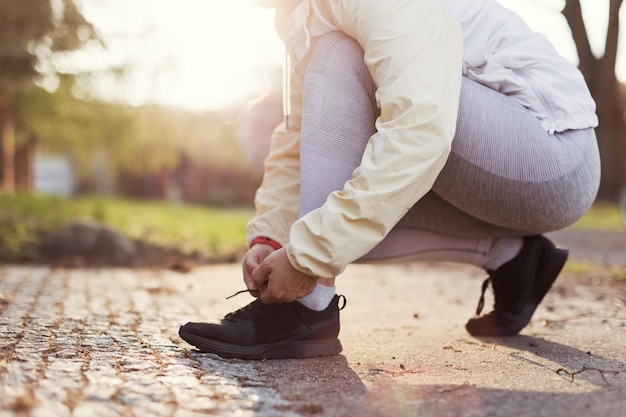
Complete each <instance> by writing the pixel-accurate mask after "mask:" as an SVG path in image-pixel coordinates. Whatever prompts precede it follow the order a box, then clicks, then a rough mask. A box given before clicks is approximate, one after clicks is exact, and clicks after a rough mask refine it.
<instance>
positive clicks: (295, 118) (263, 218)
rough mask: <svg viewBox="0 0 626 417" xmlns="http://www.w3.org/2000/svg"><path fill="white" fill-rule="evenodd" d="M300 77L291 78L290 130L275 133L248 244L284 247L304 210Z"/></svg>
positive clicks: (248, 226)
mask: <svg viewBox="0 0 626 417" xmlns="http://www.w3.org/2000/svg"><path fill="white" fill-rule="evenodd" d="M301 97H302V88H301V82H300V77H299V76H298V75H297V74H295V73H294V74H293V75H292V76H291V85H290V99H291V115H290V122H289V126H287V124H286V123H284V122H283V123H281V124H280V125H279V126H278V127H277V128H276V129H275V130H274V132H273V133H272V137H271V142H270V150H269V155H268V157H267V158H266V159H265V163H264V171H263V181H262V183H261V186H260V187H259V189H258V190H257V192H256V196H255V200H254V204H255V207H256V213H255V216H254V218H253V219H252V220H251V221H250V222H249V223H248V225H247V239H248V243H250V241H251V240H252V239H254V238H255V237H258V236H266V237H269V238H271V239H273V240H275V241H276V242H278V243H280V244H281V245H283V246H284V245H286V244H287V242H288V241H289V230H290V228H291V225H292V224H293V222H294V221H295V220H296V219H297V218H298V211H299V209H300V124H301V117H302V116H301V115H302V105H301V101H302V100H301Z"/></svg>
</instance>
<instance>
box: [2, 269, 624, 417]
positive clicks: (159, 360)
mask: <svg viewBox="0 0 626 417" xmlns="http://www.w3.org/2000/svg"><path fill="white" fill-rule="evenodd" d="M482 278H483V276H482V273H481V272H480V271H479V270H477V269H475V268H472V267H465V266H457V265H449V264H415V265H389V266H366V265H350V266H349V267H348V269H347V271H346V273H345V274H344V275H342V276H341V277H340V280H339V283H338V289H339V292H340V293H343V294H345V295H346V297H347V300H348V304H347V306H346V308H345V309H344V310H343V311H342V332H341V335H340V338H341V340H342V343H343V345H344V352H343V353H342V354H341V355H338V356H336V357H332V358H317V359H309V360H282V361H242V360H227V359H222V358H219V357H217V356H214V355H206V354H201V353H199V352H196V351H195V350H193V349H192V348H191V347H190V346H189V345H187V344H185V343H184V342H183V341H181V340H180V339H179V338H178V336H177V330H178V326H179V325H180V324H182V323H185V322H187V321H189V320H199V319H213V318H218V317H221V316H223V315H224V314H225V313H227V312H229V311H232V310H234V309H236V308H238V307H240V306H242V305H243V304H246V303H248V302H249V301H250V299H249V297H248V296H247V295H241V296H239V297H236V298H234V299H231V300H225V297H226V296H227V295H230V294H231V293H233V292H235V291H237V290H239V289H241V286H242V283H241V278H240V266H239V265H216V266H210V267H202V268H199V269H197V270H195V271H193V272H192V273H190V274H179V273H174V272H165V271H148V270H145V271H131V270H124V269H104V270H88V269H87V270H85V269H79V270H64V269H59V270H53V269H49V268H45V267H18V266H4V267H0V417H8V416H17V417H21V416H46V417H49V416H81V417H82V416H85V417H97V416H175V417H192V416H206V415H209V416H210V415H214V416H261V417H265V416H267V417H269V416H280V417H283V416H284V417H291V416H329V417H330V416H392V415H393V416H444V417H445V416H512V415H515V416H533V417H536V416H551V417H555V416H571V415H576V416H615V417H618V416H619V417H623V416H624V415H626V307H625V303H626V297H625V296H624V294H626V292H624V288H623V286H622V287H620V288H619V291H616V290H615V288H612V287H602V286H600V287H592V286H585V285H581V284H580V283H578V282H570V281H569V280H568V278H567V276H565V277H563V278H562V279H560V280H559V281H558V282H557V285H556V287H555V288H554V289H553V291H551V292H550V293H549V295H548V296H547V298H546V300H545V302H544V304H542V306H541V307H540V309H539V310H538V311H537V313H536V315H535V319H534V320H533V322H532V323H531V325H530V326H528V328H527V329H525V330H524V332H523V334H522V335H520V336H518V337H514V338H506V339H484V340H478V339H474V338H472V337H470V336H469V335H468V334H467V333H466V332H465V331H464V329H463V325H464V323H465V321H466V320H467V319H468V318H469V317H470V316H471V312H472V311H473V309H474V308H475V303H476V301H477V299H478V295H479V294H478V293H479V286H480V282H481V279H482ZM488 303H489V304H488V305H490V301H489V300H488Z"/></svg>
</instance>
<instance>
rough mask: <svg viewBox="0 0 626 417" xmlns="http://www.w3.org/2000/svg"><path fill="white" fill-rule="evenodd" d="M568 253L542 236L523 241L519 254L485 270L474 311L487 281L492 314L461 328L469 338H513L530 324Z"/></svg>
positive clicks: (480, 303)
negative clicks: (493, 268) (490, 294)
mask: <svg viewBox="0 0 626 417" xmlns="http://www.w3.org/2000/svg"><path fill="white" fill-rule="evenodd" d="M567 257H568V251H567V250H566V249H558V248H556V247H555V246H554V244H553V243H552V242H550V241H549V240H548V239H547V238H545V237H544V236H540V235H537V236H529V237H525V238H524V245H523V246H522V250H521V251H520V253H519V254H518V255H517V256H516V257H515V258H513V259H512V260H511V261H509V262H507V263H506V264H504V265H502V266H501V267H500V268H498V269H497V270H495V271H487V272H488V273H489V278H487V279H486V280H485V282H484V283H483V287H482V294H481V296H480V300H479V302H478V308H477V309H476V315H477V316H478V315H480V313H481V311H482V309H483V306H484V301H485V300H484V295H485V291H486V290H487V287H488V285H489V282H491V286H492V287H493V295H494V299H495V302H494V306H493V311H491V312H490V313H489V314H486V315H484V316H482V317H477V318H473V319H470V320H469V321H468V322H467V324H466V325H465V328H466V329H467V331H468V332H469V333H470V334H471V335H473V336H513V335H516V334H517V333H519V332H520V330H522V329H523V328H524V327H526V325H527V324H528V323H529V322H530V319H531V317H532V316H533V314H534V313H535V310H536V309H537V306H539V304H540V303H541V301H542V300H543V297H544V296H545V295H546V293H547V292H548V290H549V289H550V287H551V286H552V284H553V283H554V281H555V280H556V278H557V277H558V275H559V273H560V272H561V269H563V265H565V262H566V261H567Z"/></svg>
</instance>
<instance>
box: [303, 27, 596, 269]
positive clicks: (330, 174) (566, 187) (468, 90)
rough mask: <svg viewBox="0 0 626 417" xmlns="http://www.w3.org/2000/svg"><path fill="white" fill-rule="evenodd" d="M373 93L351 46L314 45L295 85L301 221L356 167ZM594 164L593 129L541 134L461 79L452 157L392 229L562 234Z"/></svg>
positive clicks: (328, 38)
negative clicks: (299, 107) (299, 101)
mask: <svg viewBox="0 0 626 417" xmlns="http://www.w3.org/2000/svg"><path fill="white" fill-rule="evenodd" d="M425 65H427V63H426V64H425ZM375 90H376V87H375V85H374V83H373V81H372V78H371V76H370V75H369V72H368V71H367V68H366V66H365V64H364V61H363V51H362V49H361V48H360V46H359V45H358V43H357V42H356V41H354V40H353V39H351V38H349V37H347V36H346V35H344V34H343V33H341V32H333V33H330V34H327V35H325V36H323V37H321V38H319V39H318V40H317V41H316V42H315V44H314V45H313V49H312V51H311V52H310V56H309V61H308V63H307V67H306V75H305V78H304V86H303V97H304V102H303V115H302V133H301V153H300V159H301V167H300V170H301V171H300V172H301V173H300V175H301V208H300V215H301V216H302V215H304V214H306V213H308V212H309V211H311V210H313V209H315V208H317V207H319V206H321V205H322V204H323V203H324V202H325V200H326V198H327V196H328V195H329V194H330V193H331V192H332V191H334V190H339V189H342V188H343V185H344V183H345V182H346V181H347V180H349V179H350V176H351V174H352V172H353V171H354V169H355V168H357V167H358V166H359V164H360V161H361V157H362V155H363V151H364V149H365V146H366V144H367V142H368V140H369V138H370V136H371V135H372V134H373V133H374V132H375V127H374V122H375V119H376V117H378V114H379V110H378V108H377V107H376V104H375V99H374V94H375ZM599 166H600V161H599V155H598V149H597V142H596V139H595V133H594V130H593V129H586V130H572V131H566V132H562V133H556V134H553V135H551V134H548V133H547V132H546V131H545V129H544V128H543V127H542V125H541V123H540V122H539V121H538V119H537V118H536V117H535V116H534V115H532V114H531V113H530V112H529V111H528V110H527V109H525V108H524V107H522V106H521V105H520V104H518V103H517V102H516V101H515V100H513V99H512V98H510V97H507V96H505V95H503V94H501V93H499V92H497V91H494V90H492V89H490V88H488V87H485V86H483V85H481V84H478V83H476V82H474V81H471V80H469V79H466V78H463V81H462V88H461V96H460V107H459V115H458V122H457V130H456V135H455V137H454V140H453V142H452V153H451V155H450V157H449V159H448V161H447V164H446V166H445V167H444V169H443V171H442V172H441V174H440V175H439V177H438V179H437V181H436V182H435V184H434V186H433V188H432V190H431V191H430V192H429V193H428V194H427V195H426V196H424V197H423V198H422V199H420V200H419V201H418V202H417V203H416V204H415V206H414V207H413V208H412V209H411V210H410V211H409V213H408V214H407V215H406V216H405V217H404V218H403V219H402V220H401V221H400V223H399V224H398V225H397V226H396V229H395V230H399V229H412V230H420V231H425V232H434V233H435V234H440V235H445V236H449V237H461V238H470V239H480V238H492V237H502V236H523V235H530V234H540V233H544V232H547V231H551V230H556V229H561V228H564V227H566V226H568V225H570V224H572V223H573V222H574V221H576V220H577V219H578V218H579V217H580V216H581V215H582V214H583V213H585V212H586V211H587V210H588V208H589V207H590V205H591V204H592V203H593V201H594V199H595V196H596V192H597V188H598V184H599V176H600V174H599V171H600V169H599ZM432 236H434V234H430V235H428V237H429V238H432ZM444 246H450V242H447V243H446V244H445V245H444ZM484 248H485V247H484V245H483V249H481V250H484ZM375 250H376V249H375ZM375 250H374V251H375ZM384 256H389V254H388V253H387V254H385V255H384ZM444 258H445V256H444Z"/></svg>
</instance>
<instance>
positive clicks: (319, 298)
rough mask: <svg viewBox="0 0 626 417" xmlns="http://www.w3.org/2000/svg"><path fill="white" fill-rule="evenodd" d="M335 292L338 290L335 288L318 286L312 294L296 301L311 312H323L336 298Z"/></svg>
mask: <svg viewBox="0 0 626 417" xmlns="http://www.w3.org/2000/svg"><path fill="white" fill-rule="evenodd" d="M335 291H336V288H335V287H334V286H332V287H327V286H326V285H321V284H317V285H316V286H315V289H314V290H313V292H312V293H311V294H309V295H307V296H304V297H302V298H298V299H297V300H296V301H297V302H299V303H300V304H302V305H303V306H305V307H308V308H310V309H311V310H315V311H323V310H326V307H328V306H329V305H330V302H331V301H332V300H333V297H334V296H335Z"/></svg>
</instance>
